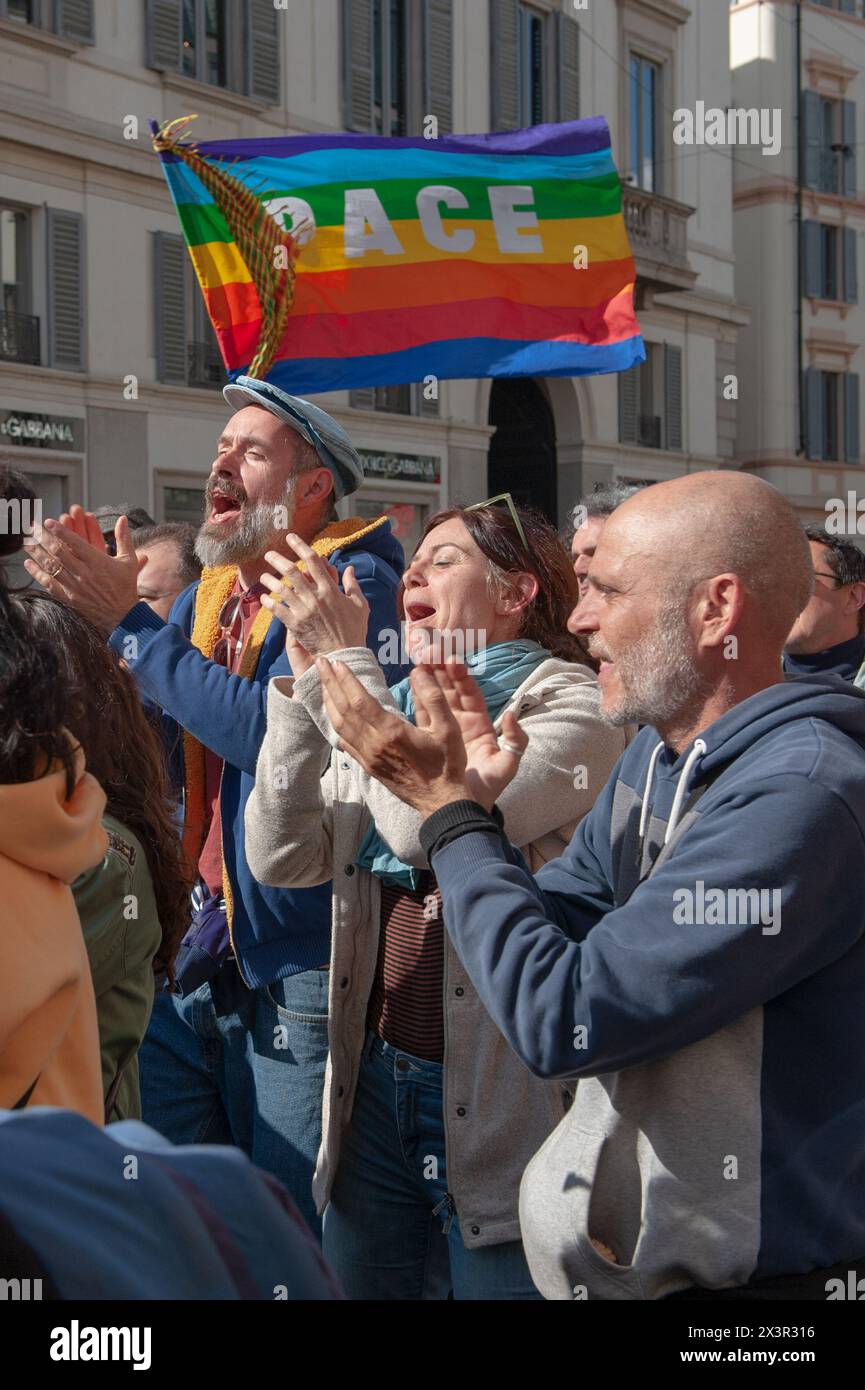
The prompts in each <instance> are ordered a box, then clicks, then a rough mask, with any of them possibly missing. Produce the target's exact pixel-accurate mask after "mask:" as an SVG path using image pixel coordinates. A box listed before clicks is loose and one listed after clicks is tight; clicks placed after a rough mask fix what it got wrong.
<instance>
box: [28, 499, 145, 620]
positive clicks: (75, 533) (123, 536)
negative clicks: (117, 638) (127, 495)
mask: <svg viewBox="0 0 865 1390" xmlns="http://www.w3.org/2000/svg"><path fill="white" fill-rule="evenodd" d="M64 516H65V517H66V521H67V522H68V524H64V521H63V520H62V519H61V520H60V521H54V520H50V519H49V520H48V521H46V522H45V524H44V526H43V527H42V530H41V533H40V534H39V536H38V537H37V536H35V535H34V536H32V537H30V539H29V540H27V541H25V544H24V549H25V551H26V552H27V559H26V560H25V561H24V568H25V569H26V571H27V573H28V574H30V575H32V576H33V578H34V579H36V580H37V581H38V582H39V583H40V584H41V585H42V588H43V589H45V590H46V591H47V592H48V593H49V594H51V595H52V597H54V598H59V599H62V600H63V602H64V603H68V604H69V605H70V606H71V607H72V608H75V609H76V610H77V611H78V612H79V613H80V614H81V615H82V617H85V618H88V619H89V620H90V622H92V623H93V624H95V626H96V627H98V628H101V629H102V631H103V632H106V633H108V632H111V631H112V630H113V629H114V628H115V627H116V626H117V624H118V623H119V622H120V620H121V618H123V617H124V616H125V615H126V614H127V613H128V612H129V610H130V608H133V607H134V606H135V604H136V603H137V602H138V571H139V570H140V569H141V567H142V565H143V564H144V563H145V559H144V556H141V558H139V557H138V556H137V555H136V553H135V546H134V545H133V544H132V537H131V534H130V529H129V522H128V520H127V519H126V517H125V516H122V517H120V519H119V520H118V522H117V525H116V527H115V528H114V535H115V538H116V541H117V554H116V555H109V554H108V551H107V548H106V545H105V542H104V540H103V539H102V534H101V532H99V527H98V523H97V522H96V519H95V517H93V516H92V513H90V512H85V511H84V509H83V508H82V507H73V508H72V511H71V513H70V514H69V515H68V516H66V514H64ZM97 535H98V540H97Z"/></svg>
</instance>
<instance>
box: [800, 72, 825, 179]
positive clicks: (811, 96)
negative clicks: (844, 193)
mask: <svg viewBox="0 0 865 1390" xmlns="http://www.w3.org/2000/svg"><path fill="white" fill-rule="evenodd" d="M802 124H803V126H804V131H805V186H806V187H807V188H820V186H821V184H820V179H821V170H822V163H823V102H822V100H821V98H820V94H819V93H818V92H811V91H805V92H803V93H802Z"/></svg>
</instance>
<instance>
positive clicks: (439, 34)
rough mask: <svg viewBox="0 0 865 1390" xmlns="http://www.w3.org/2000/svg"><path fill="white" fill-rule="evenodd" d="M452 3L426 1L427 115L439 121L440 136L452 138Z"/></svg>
mask: <svg viewBox="0 0 865 1390" xmlns="http://www.w3.org/2000/svg"><path fill="white" fill-rule="evenodd" d="M453 71H454V56H453V4H452V0H425V4H424V76H425V92H424V115H426V114H427V112H428V113H429V114H430V115H432V116H436V117H437V118H438V128H439V135H450V133H451V132H452V130H453V128H454V124H453Z"/></svg>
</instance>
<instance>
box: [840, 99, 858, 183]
mask: <svg viewBox="0 0 865 1390" xmlns="http://www.w3.org/2000/svg"><path fill="white" fill-rule="evenodd" d="M841 142H842V144H843V146H844V149H843V161H844V163H843V183H842V190H843V193H844V197H845V198H855V197H856V105H855V102H852V101H842V102H841Z"/></svg>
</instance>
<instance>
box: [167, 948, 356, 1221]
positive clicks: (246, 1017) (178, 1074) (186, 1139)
mask: <svg viewBox="0 0 865 1390" xmlns="http://www.w3.org/2000/svg"><path fill="white" fill-rule="evenodd" d="M327 984H328V971H327V970H305V971H304V972H303V973H302V974H300V975H290V976H289V977H288V979H285V980H278V981H277V982H276V983H275V984H272V985H268V986H267V987H266V988H263V989H256V990H250V989H247V988H246V986H245V985H244V984H243V982H242V981H241V980H240V979H239V976H238V975H237V968H236V966H235V965H234V962H233V961H229V962H228V964H227V965H226V966H223V969H222V971H220V974H219V975H218V976H217V978H216V980H214V981H212V982H211V983H209V984H204V985H201V986H200V988H199V989H197V990H196V991H195V992H194V993H193V994H190V995H189V996H188V997H187V998H186V999H181V998H179V997H178V996H177V995H174V994H171V993H168V992H166V991H160V992H159V993H158V994H157V995H156V1000H155V1003H154V1007H153V1016H152V1018H151V1020H150V1027H149V1029H148V1031H147V1034H146V1036H145V1039H144V1042H143V1044H142V1046H141V1052H140V1072H141V1107H142V1118H143V1119H144V1123H145V1124H148V1125H152V1126H153V1128H154V1129H156V1130H158V1131H159V1133H160V1134H164V1135H165V1137H166V1139H170V1140H171V1141H172V1143H174V1144H235V1145H237V1147H238V1148H240V1149H243V1151H244V1153H246V1154H248V1156H249V1157H250V1158H251V1159H252V1161H253V1163H255V1164H257V1165H258V1167H259V1168H264V1169H266V1170H267V1172H269V1173H273V1174H274V1176H275V1177H277V1178H279V1179H280V1181H281V1182H282V1183H283V1184H284V1185H285V1186H286V1187H287V1188H288V1190H289V1192H290V1193H291V1195H292V1197H293V1198H294V1200H295V1202H296V1203H297V1205H298V1207H299V1208H300V1210H301V1212H302V1214H303V1216H304V1217H305V1219H306V1220H307V1222H308V1223H309V1226H310V1229H311V1230H312V1231H314V1232H315V1234H316V1235H320V1232H321V1222H320V1220H319V1218H318V1217H317V1216H316V1214H315V1208H314V1206H313V1202H312V1192H311V1186H312V1174H313V1169H314V1167H315V1158H316V1154H317V1152H318V1146H319V1143H320V1142H321V1096H322V1090H323V1088H324V1065H325V1062H326V1060H327V1046H328V1042H327Z"/></svg>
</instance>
